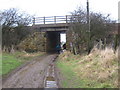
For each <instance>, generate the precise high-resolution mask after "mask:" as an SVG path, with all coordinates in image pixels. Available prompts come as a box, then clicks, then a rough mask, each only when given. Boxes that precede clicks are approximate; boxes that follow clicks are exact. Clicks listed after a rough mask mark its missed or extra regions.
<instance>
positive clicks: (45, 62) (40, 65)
mask: <svg viewBox="0 0 120 90" xmlns="http://www.w3.org/2000/svg"><path fill="white" fill-rule="evenodd" d="M56 56H57V54H52V55H47V56H44V57H42V58H38V59H37V60H33V61H31V63H29V64H28V65H27V66H25V67H23V68H22V69H20V70H19V71H17V72H16V73H14V74H13V75H12V76H10V77H9V78H8V79H7V80H6V81H5V82H4V83H3V88H43V87H44V78H45V75H46V73H47V68H48V66H49V64H50V63H52V62H53V61H54V58H56Z"/></svg>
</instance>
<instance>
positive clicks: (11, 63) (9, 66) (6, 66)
mask: <svg viewBox="0 0 120 90" xmlns="http://www.w3.org/2000/svg"><path fill="white" fill-rule="evenodd" d="M21 64H22V62H21V61H20V59H19V58H16V57H15V56H14V55H12V54H7V53H3V56H2V72H0V75H5V74H8V73H9V72H10V71H12V70H13V69H15V68H16V67H18V66H20V65H21Z"/></svg>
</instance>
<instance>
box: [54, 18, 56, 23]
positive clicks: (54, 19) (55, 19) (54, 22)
mask: <svg viewBox="0 0 120 90" xmlns="http://www.w3.org/2000/svg"><path fill="white" fill-rule="evenodd" d="M54 23H55V24H56V16H54Z"/></svg>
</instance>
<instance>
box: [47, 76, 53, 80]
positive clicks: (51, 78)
mask: <svg viewBox="0 0 120 90" xmlns="http://www.w3.org/2000/svg"><path fill="white" fill-rule="evenodd" d="M46 81H55V79H54V78H53V77H51V76H49V77H47V78H46Z"/></svg>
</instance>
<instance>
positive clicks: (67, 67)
mask: <svg viewBox="0 0 120 90" xmlns="http://www.w3.org/2000/svg"><path fill="white" fill-rule="evenodd" d="M75 62H76V61H73V62H72V63H73V64H71V63H69V62H65V61H60V60H58V61H57V66H58V68H59V69H60V71H61V73H62V75H63V76H64V78H65V79H64V81H62V87H63V88H84V87H85V86H86V84H87V82H86V81H84V80H82V79H80V78H79V77H78V76H77V74H76V73H75V72H74V70H73V69H74V67H75V65H74V64H75Z"/></svg>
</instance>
